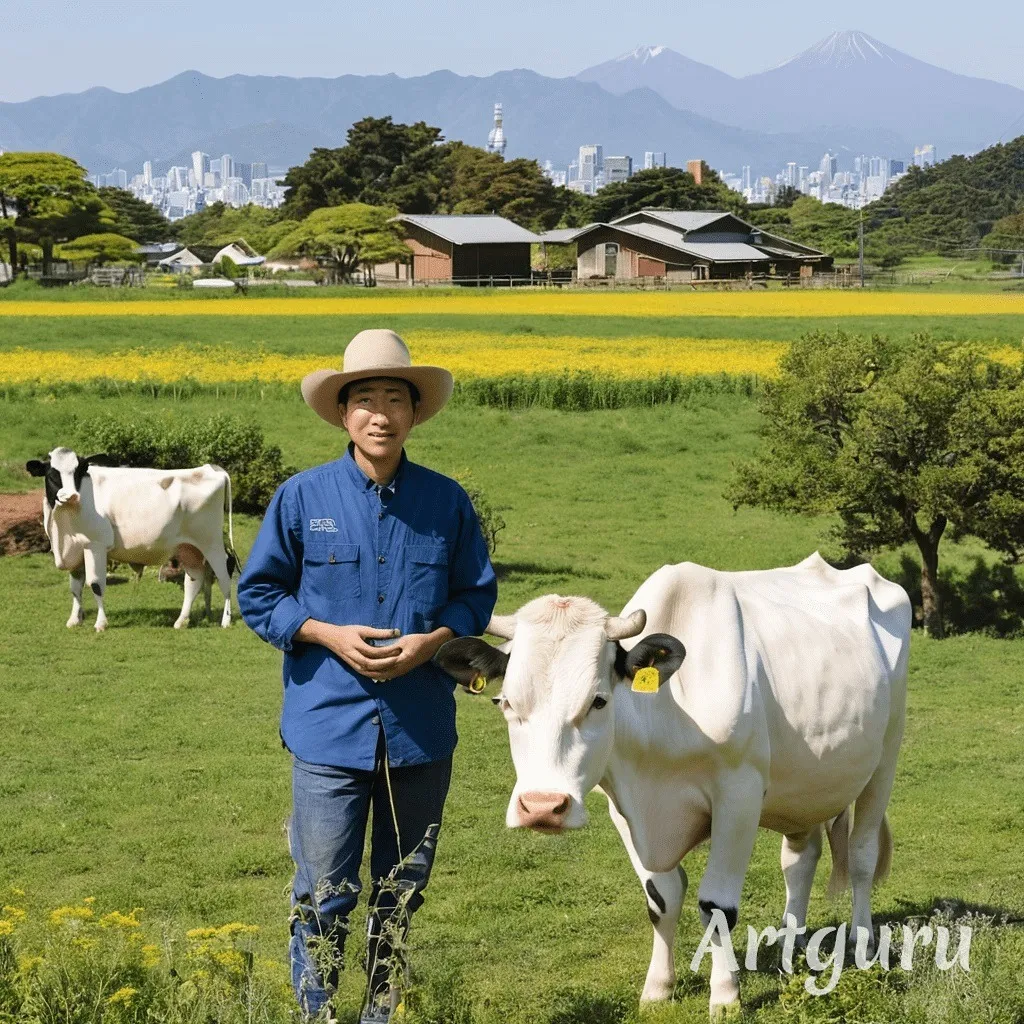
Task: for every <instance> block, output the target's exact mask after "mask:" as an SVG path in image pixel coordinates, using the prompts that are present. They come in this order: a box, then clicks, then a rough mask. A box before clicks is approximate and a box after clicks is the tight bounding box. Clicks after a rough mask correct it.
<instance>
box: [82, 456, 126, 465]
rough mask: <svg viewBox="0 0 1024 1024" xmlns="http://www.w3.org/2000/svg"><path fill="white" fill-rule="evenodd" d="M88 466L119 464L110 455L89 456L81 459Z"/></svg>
mask: <svg viewBox="0 0 1024 1024" xmlns="http://www.w3.org/2000/svg"><path fill="white" fill-rule="evenodd" d="M82 461H83V462H84V463H85V464H86V465H88V466H120V465H121V463H120V462H118V461H117V459H115V458H114V457H113V456H111V455H90V456H88V458H85V459H82Z"/></svg>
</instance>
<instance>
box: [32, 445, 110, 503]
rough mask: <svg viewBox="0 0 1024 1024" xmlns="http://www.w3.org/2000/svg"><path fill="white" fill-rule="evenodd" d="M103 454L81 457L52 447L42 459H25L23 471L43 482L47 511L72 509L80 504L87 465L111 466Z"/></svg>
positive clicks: (108, 458)
mask: <svg viewBox="0 0 1024 1024" xmlns="http://www.w3.org/2000/svg"><path fill="white" fill-rule="evenodd" d="M114 465H117V463H115V462H113V461H111V459H110V457H109V456H107V455H90V456H88V457H87V458H84V459H83V458H81V457H79V456H78V455H76V454H75V453H74V452H73V451H72V450H71V449H70V448H54V449H53V451H52V452H50V454H49V455H47V456H46V458H45V459H41V460H40V459H29V461H28V462H26V463H25V469H27V470H28V472H29V473H31V474H32V476H41V477H43V478H44V479H45V483H46V495H45V501H46V504H47V506H48V507H49V510H50V512H51V513H52V512H54V511H55V510H56V509H58V508H64V507H72V506H75V505H78V504H80V502H81V498H82V495H81V487H82V481H83V480H84V479H85V474H86V473H87V472H88V471H89V467H90V466H114Z"/></svg>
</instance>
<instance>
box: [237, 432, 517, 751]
mask: <svg viewBox="0 0 1024 1024" xmlns="http://www.w3.org/2000/svg"><path fill="white" fill-rule="evenodd" d="M497 593H498V588H497V583H496V581H495V576H494V570H493V568H492V567H491V563H490V559H489V558H488V554H487V544H486V542H485V541H484V538H483V534H482V532H481V530H480V524H479V522H478V520H477V517H476V512H475V511H474V510H473V505H472V503H471V502H470V500H469V496H468V495H467V494H466V492H465V491H464V490H463V489H462V488H461V487H460V486H459V485H458V484H457V483H456V482H455V481H454V480H450V479H448V477H445V476H442V475H441V474H440V473H435V472H433V471H432V470H429V469H426V468H425V467H423V466H418V465H416V464H415V463H412V462H409V461H408V459H407V458H406V456H405V453H404V452H403V453H402V459H401V463H400V464H399V468H398V472H397V474H396V475H395V479H394V480H393V481H392V483H391V484H390V485H388V486H387V487H384V488H378V487H377V485H376V484H375V483H374V481H373V480H372V479H370V478H369V477H368V476H367V475H366V474H365V473H363V471H362V470H361V469H360V468H359V467H358V465H356V462H355V460H354V459H353V457H352V446H351V445H350V446H349V451H348V452H347V453H346V454H345V455H344V457H342V458H340V459H338V460H336V461H335V462H328V463H326V464H325V465H323V466H316V467H314V468H313V469H308V470H306V471H305V472H302V473H298V474H296V475H295V476H293V477H292V478H291V479H290V480H286V481H285V482H284V483H283V484H282V485H281V487H280V488H279V489H278V491H277V493H276V494H275V495H274V498H273V500H272V501H271V502H270V505H269V507H268V508H267V513H266V516H265V517H264V519H263V525H262V526H261V527H260V532H259V535H258V536H257V538H256V543H255V544H254V545H253V549H252V552H251V553H250V555H249V558H248V560H247V562H246V565H245V569H244V571H243V572H242V577H241V579H240V580H239V582H238V604H239V608H240V609H241V612H242V617H243V618H244V619H245V621H246V622H247V623H248V625H249V626H250V627H251V628H252V629H253V630H254V631H255V632H256V634H257V635H258V636H260V637H262V638H263V639H264V640H266V641H268V642H269V643H271V644H273V645H274V646H275V647H277V648H279V649H280V650H282V651H284V707H283V710H282V714H281V738H282V740H283V741H284V743H285V745H286V746H287V747H288V749H289V750H290V751H291V752H292V753H293V754H295V755H296V757H299V758H301V759H302V760H303V761H309V762H311V763H313V764H324V765H332V766H334V767H338V768H362V769H372V768H373V766H374V757H375V754H376V750H377V740H378V737H379V733H380V730H381V728H383V730H384V734H385V737H386V740H387V748H388V757H389V760H390V762H391V764H393V765H396V766H401V765H412V764H425V763H427V762H430V761H438V760H441V759H443V758H446V757H450V756H451V754H452V751H453V750H454V749H455V744H456V741H457V736H456V732H455V694H454V690H455V681H454V680H453V679H452V678H451V676H449V675H448V674H447V673H445V672H443V671H442V670H441V669H440V668H438V667H437V666H436V665H434V664H433V662H427V663H426V664H425V665H420V666H419V667H418V668H415V669H413V670H412V671H411V672H409V673H407V674H406V675H404V676H400V677H399V678H397V679H392V680H389V681H387V682H384V683H375V682H373V681H372V680H371V679H368V678H367V677H366V676H363V675H360V674H359V673H358V672H356V670H355V669H353V668H351V667H350V666H349V665H348V664H347V663H345V662H344V661H342V660H341V659H340V658H338V657H337V656H336V655H335V654H332V653H331V652H330V651H329V650H327V648H325V647H321V646H320V645H319V644H308V643H302V642H301V641H294V640H293V637H294V635H295V632H296V630H297V629H298V628H299V626H301V625H302V623H303V622H305V621H306V619H309V618H313V619H319V620H321V621H323V622H333V623H335V624H337V625H340V626H343V625H360V626H373V627H374V628H379V629H389V628H397V629H399V630H401V631H402V634H403V635H404V634H406V633H429V632H431V631H433V630H434V629H437V628H438V627H440V626H447V627H448V628H449V629H451V630H452V632H453V633H455V635H456V636H475V635H478V634H480V633H482V632H483V630H484V627H485V626H486V625H487V622H488V620H489V618H490V615H491V612H492V611H493V609H494V604H495V601H496V599H497ZM385 642H391V641H385Z"/></svg>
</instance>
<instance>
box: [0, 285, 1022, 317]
mask: <svg viewBox="0 0 1024 1024" xmlns="http://www.w3.org/2000/svg"><path fill="white" fill-rule="evenodd" d="M114 306H116V315H117V316H140V317H145V316H161V317H164V316H229V317H232V316H290V317H291V316H337V315H403V314H408V315H430V314H439V313H440V314H444V315H446V316H462V315H476V316H481V315H484V316H504V315H510V314H512V315H530V314H532V315H540V316H600V317H672V316H717V317H721V316H727V317H821V318H823V319H825V320H826V321H827V320H829V319H830V318H835V317H848V316H854V317H856V316H870V317H878V316H996V315H1003V316H1005V315H1016V314H1024V294H982V295H978V294H965V293H950V292H943V293H928V294H926V293H918V292H871V291H864V292H862V291H859V290H850V291H826V290H821V291H818V290H814V291H800V290H793V291H783V292H776V291H772V292H710V293H697V294H694V293H692V292H608V293H600V292H598V293H594V292H582V291H561V290H558V291H554V290H551V291H528V290H525V289H523V290H522V291H510V292H503V293H494V292H485V293H483V294H472V293H467V294H457V295H452V294H451V293H450V292H444V293H432V292H427V291H415V290H412V291H401V292H398V291H389V292H387V293H377V294H375V295H372V296H366V297H363V296H358V297H351V298H349V297H344V298H342V297H337V298H315V297H308V298H307V297H305V296H302V297H295V298H243V297H239V296H222V297H212V296H211V297H209V298H205V299H191V298H189V299H179V298H177V297H173V298H171V297H168V298H165V299H141V300H133V301H130V302H116V303H115V302H110V301H84V302H78V301H72V300H68V301H63V300H62V301H44V300H40V301H24V300H10V301H5V302H0V317H3V316H19V317H24V316H31V317H88V316H101V317H102V316H111V315H112V307H114Z"/></svg>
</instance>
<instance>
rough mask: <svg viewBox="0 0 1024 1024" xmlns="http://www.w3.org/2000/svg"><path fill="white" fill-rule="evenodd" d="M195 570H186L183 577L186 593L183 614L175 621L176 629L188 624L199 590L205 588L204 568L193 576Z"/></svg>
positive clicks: (183, 586)
mask: <svg viewBox="0 0 1024 1024" xmlns="http://www.w3.org/2000/svg"><path fill="white" fill-rule="evenodd" d="M193 572H195V570H194V569H193V570H191V571H190V570H186V571H185V575H184V576H183V577H182V581H181V582H182V590H184V591H185V595H184V598H183V600H182V602H181V614H180V615H179V616H178V618H177V619H176V620H175V622H174V628H175V629H182V628H183V627H185V626H187V625H188V619H189V613H190V612H191V611H192V605H193V604H195V600H196V597H197V596H198V595H199V591H200V590H202V589H203V577H204V573H203V570H202V569H200V570H199V575H198V576H193V575H192V573H193Z"/></svg>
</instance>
